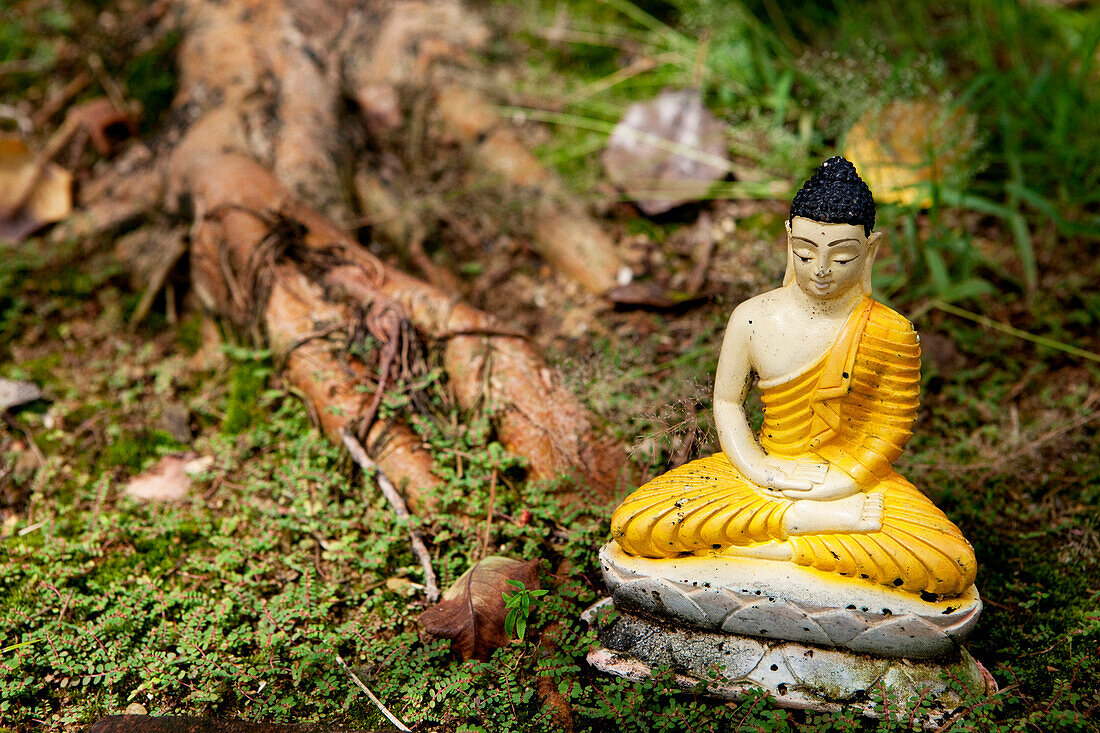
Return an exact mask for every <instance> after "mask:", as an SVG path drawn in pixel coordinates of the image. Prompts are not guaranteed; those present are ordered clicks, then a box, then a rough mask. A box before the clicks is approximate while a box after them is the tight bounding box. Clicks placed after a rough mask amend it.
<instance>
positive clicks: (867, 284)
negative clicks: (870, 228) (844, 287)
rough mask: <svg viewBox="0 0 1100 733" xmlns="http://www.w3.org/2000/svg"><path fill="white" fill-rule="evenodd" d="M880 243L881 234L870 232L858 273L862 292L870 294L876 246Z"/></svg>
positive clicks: (876, 251) (876, 252)
mask: <svg viewBox="0 0 1100 733" xmlns="http://www.w3.org/2000/svg"><path fill="white" fill-rule="evenodd" d="M881 241H882V232H871V236H869V237H867V256H866V257H864V258H863V272H862V273H860V285H861V286H862V287H863V292H865V293H867V294H868V295H870V294H871V272H872V271H873V270H874V269H875V256H876V255H877V254H878V245H879V242H881Z"/></svg>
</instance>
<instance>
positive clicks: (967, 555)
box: [611, 298, 976, 597]
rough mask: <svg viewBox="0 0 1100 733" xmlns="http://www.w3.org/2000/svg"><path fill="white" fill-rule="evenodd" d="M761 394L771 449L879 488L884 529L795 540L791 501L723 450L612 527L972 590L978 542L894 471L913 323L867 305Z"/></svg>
mask: <svg viewBox="0 0 1100 733" xmlns="http://www.w3.org/2000/svg"><path fill="white" fill-rule="evenodd" d="M761 392H762V399H763V402H764V425H763V427H762V429H761V431H760V433H759V435H758V437H759V440H760V444H761V445H762V446H763V448H764V450H765V451H766V452H767V453H768V454H770V455H775V456H779V457H782V458H791V459H798V458H808V459H810V460H815V461H820V462H825V463H828V464H830V465H832V466H835V467H837V468H839V469H840V470H841V471H843V472H844V473H846V474H847V475H849V476H851V477H852V479H853V480H854V481H855V482H856V484H857V485H858V486H859V488H860V490H861V491H864V492H868V493H870V492H877V493H881V494H882V495H883V498H884V506H885V509H884V514H883V521H882V529H881V530H880V531H877V532H869V533H843V532H835V533H821V534H810V535H788V534H787V532H786V530H785V529H784V517H785V515H786V512H787V510H788V509H789V508H790V507H791V505H792V504H793V502H792V501H791V500H789V499H786V498H783V497H782V496H776V495H773V494H770V493H765V492H764V491H763V490H762V489H760V488H758V487H757V486H755V485H754V484H753V483H752V482H750V481H749V480H748V479H746V478H745V477H744V476H742V475H741V473H740V472H739V471H738V470H737V469H736V468H734V467H733V465H732V464H731V463H730V462H729V459H728V458H727V457H726V455H725V454H724V453H717V454H715V455H712V456H708V457H706V458H700V459H698V460H695V461H692V462H690V463H687V464H685V465H683V466H680V467H679V468H676V469H674V470H672V471H669V472H668V473H666V474H664V475H662V476H658V477H657V478H655V479H653V480H652V481H650V482H649V483H647V484H645V485H644V486H642V487H641V488H639V489H638V490H636V491H635V492H634V493H632V494H631V495H630V496H628V497H627V498H626V500H625V501H623V503H622V504H620V505H619V507H618V508H617V509H616V510H615V512H614V514H613V515H612V519H611V531H612V537H613V538H614V539H615V541H616V542H618V543H619V545H621V546H622V548H623V549H624V550H625V551H626V552H628V553H630V554H632V555H638V556H642V557H675V556H678V555H681V554H684V553H698V554H705V553H707V552H721V551H722V550H723V549H725V548H727V547H730V546H731V545H737V546H740V547H749V546H752V545H755V544H758V543H768V542H773V541H777V542H785V543H787V544H788V546H789V547H790V548H791V551H792V562H795V563H798V564H799V565H808V566H811V567H814V568H817V569H819V570H824V571H827V572H835V573H838V574H840V575H844V576H850V577H857V578H863V579H866V580H868V581H869V582H874V583H880V584H883V585H888V586H894V587H898V588H901V589H904V590H907V591H910V592H914V593H926V594H927V593H931V594H934V595H937V596H948V597H949V596H954V595H958V594H960V593H962V592H963V591H964V590H966V589H967V588H969V587H970V585H971V584H973V582H974V576H975V572H976V563H975V559H974V550H973V548H972V547H971V546H970V543H969V542H967V541H966V539H965V538H964V537H963V536H962V533H961V532H960V531H959V529H958V528H957V527H956V526H955V525H954V524H952V523H951V521H950V520H949V519H948V518H947V517H946V515H944V513H943V512H942V511H940V510H939V509H938V508H936V506H935V505H933V504H932V502H931V501H929V500H928V499H927V498H926V497H925V496H924V495H923V494H922V493H921V492H920V491H918V490H917V488H916V487H915V486H913V484H911V483H910V482H909V481H907V480H905V479H904V478H903V477H902V476H900V475H899V474H898V473H897V472H896V471H894V469H893V467H892V465H891V464H892V463H893V462H894V460H895V459H896V458H897V457H898V456H900V455H901V453H902V449H903V447H904V445H905V443H906V441H908V440H909V437H910V436H911V435H912V431H911V427H912V425H913V422H914V421H915V420H916V417H917V399H918V396H919V392H920V342H919V340H918V338H917V334H916V332H915V331H914V330H913V327H912V325H911V324H910V323H909V321H908V320H906V319H905V317H903V316H901V315H900V314H898V313H896V312H894V311H893V310H891V309H889V308H887V307H886V306H884V305H882V304H881V303H877V302H875V301H874V300H872V299H871V298H867V299H866V300H864V301H863V302H862V303H861V304H860V305H859V306H857V307H856V309H855V311H854V312H853V313H852V316H851V317H850V318H849V320H848V322H847V324H846V325H845V326H844V328H843V329H842V330H841V333H840V336H839V337H838V338H837V341H836V343H835V344H834V345H833V347H832V348H830V350H829V351H828V352H827V353H826V354H824V355H823V356H822V357H821V358H820V359H818V360H817V361H816V362H815V363H814V364H813V365H812V366H810V367H809V368H808V369H806V370H805V371H804V372H803V373H801V374H799V375H798V376H795V377H793V378H791V379H788V380H787V381H785V382H783V383H781V384H775V385H761Z"/></svg>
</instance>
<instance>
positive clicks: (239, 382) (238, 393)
mask: <svg viewBox="0 0 1100 733" xmlns="http://www.w3.org/2000/svg"><path fill="white" fill-rule="evenodd" d="M225 353H226V355H227V356H229V358H230V359H232V360H233V363H234V367H233V377H232V380H231V382H230V387H229V401H228V404H227V405H226V409H225V422H224V423H222V432H223V433H225V434H226V435H236V434H238V433H240V432H242V431H243V430H245V429H246V428H248V427H250V426H251V425H253V424H254V423H255V421H256V418H257V415H258V414H259V405H260V396H261V393H262V391H263V388H264V385H265V384H267V378H268V377H269V376H271V351H270V350H267V349H261V350H252V349H246V348H242V347H239V346H226V347H225Z"/></svg>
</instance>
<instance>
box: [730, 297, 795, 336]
mask: <svg viewBox="0 0 1100 733" xmlns="http://www.w3.org/2000/svg"><path fill="white" fill-rule="evenodd" d="M783 295H784V293H783V289H782V288H777V289H775V290H769V291H768V292H766V293H761V294H760V295H756V296H753V297H752V298H749V299H748V300H746V301H743V302H742V303H741V304H740V305H739V306H737V307H736V308H734V309H733V314H732V315H730V321H729V326H728V330H729V331H736V332H739V333H743V334H745V335H751V334H753V333H756V332H758V331H759V330H760V328H761V327H764V328H767V325H768V323H769V322H770V321H773V320H775V319H776V318H778V317H779V313H780V312H781V311H782V310H783V308H784V305H785V301H784V299H783Z"/></svg>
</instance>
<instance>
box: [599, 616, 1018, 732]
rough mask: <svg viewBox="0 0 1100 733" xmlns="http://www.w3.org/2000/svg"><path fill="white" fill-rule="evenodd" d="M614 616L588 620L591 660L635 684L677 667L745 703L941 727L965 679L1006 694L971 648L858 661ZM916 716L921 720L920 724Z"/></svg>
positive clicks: (970, 685)
mask: <svg viewBox="0 0 1100 733" xmlns="http://www.w3.org/2000/svg"><path fill="white" fill-rule="evenodd" d="M611 610H614V607H613V606H612V604H611V599H610V598H605V599H604V600H602V601H600V602H599V603H597V604H595V605H594V606H592V607H591V608H589V609H588V610H586V611H585V612H584V614H583V616H582V618H584V619H585V620H586V621H588V622H589V623H590V624H595V625H596V628H597V631H598V638H599V641H600V644H601V645H602V647H601V648H598V649H595V650H593V651H592V652H590V653H589V655H588V662H589V663H590V664H591V665H592V666H594V667H596V668H597V669H599V670H601V671H603V672H607V673H610V674H614V675H618V676H620V677H626V678H628V679H633V680H643V679H647V678H649V677H652V676H654V674H655V671H656V670H657V669H660V668H667V669H670V670H671V671H672V672H673V675H674V681H675V682H676V684H677V685H678V686H680V687H682V688H684V689H698V687H699V686H700V685H702V686H703V687H704V689H705V690H706V692H707V693H708V694H710V695H713V696H715V697H718V698H723V699H729V700H735V699H738V698H740V697H742V696H744V695H745V694H746V693H747V692H750V691H752V690H764V691H765V692H767V694H768V695H770V696H771V697H772V698H774V700H775V702H776V703H777V704H778V705H780V706H782V707H788V708H797V709H809V710H819V711H823V712H829V711H835V710H840V709H841V708H844V707H852V708H855V709H857V710H859V711H860V712H861V713H862V714H863V715H866V716H870V717H883V716H890V717H893V718H896V719H899V720H909V719H912V720H913V721H914V722H916V723H917V724H918V725H921V726H923V727H925V728H936V727H939V726H941V725H942V724H943V722H944V721H945V720H947V719H948V718H950V717H951V715H952V714H953V712H954V711H955V710H956V709H957V708H958V707H960V706H961V705H962V704H963V697H962V696H961V695H960V694H959V693H958V692H956V691H955V690H953V689H952V684H951V683H949V680H953V681H957V682H958V683H959V684H960V685H961V686H962V687H963V688H964V689H965V690H967V691H968V692H969V693H971V694H980V695H991V694H993V693H994V692H996V690H997V684H996V682H995V681H994V680H993V678H992V676H990V674H989V673H988V672H987V671H986V670H985V668H984V667H982V666H981V665H980V664H978V663H977V662H976V661H975V660H974V658H973V657H971V656H970V655H969V654H968V653H967V652H966V650H965V649H960V650H958V651H956V652H955V653H954V654H953V655H952V656H951V657H950V658H946V659H943V660H937V661H935V662H910V661H908V660H905V659H897V658H889V657H877V656H872V655H867V654H855V653H852V652H848V651H842V650H839V649H830V648H824V647H820V646H814V645H808V644H799V643H794V642H777V641H768V640H764V639H759V638H753V637H748V636H739V635H735V634H725V633H714V632H706V631H700V630H698V629H693V628H685V627H681V626H677V625H674V624H671V623H667V622H663V623H662V622H657V621H653V620H650V619H647V618H644V617H641V616H635V615H633V614H630V613H627V612H623V611H618V612H617V613H615V614H614V615H613V616H612V617H611V618H607V617H605V616H604V614H603V611H611ZM910 716H911V717H910Z"/></svg>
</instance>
